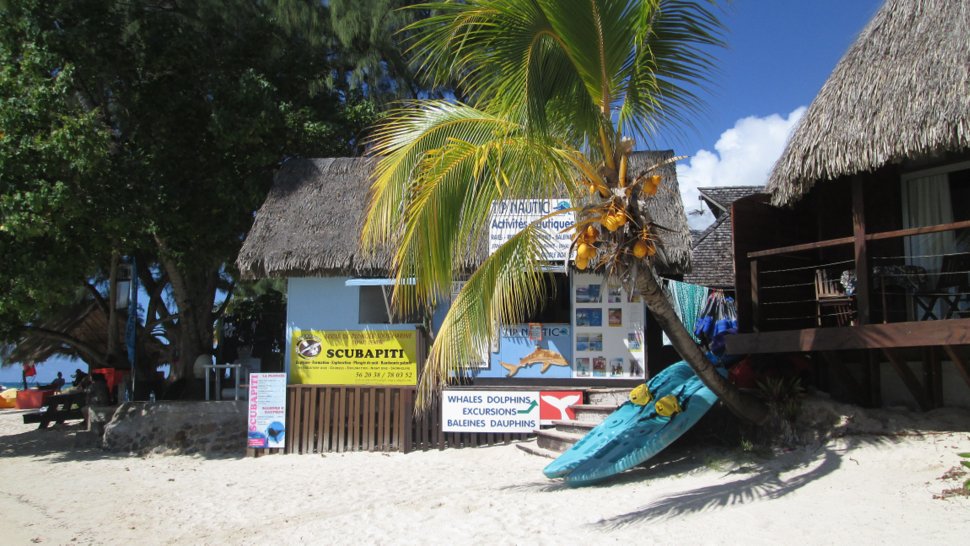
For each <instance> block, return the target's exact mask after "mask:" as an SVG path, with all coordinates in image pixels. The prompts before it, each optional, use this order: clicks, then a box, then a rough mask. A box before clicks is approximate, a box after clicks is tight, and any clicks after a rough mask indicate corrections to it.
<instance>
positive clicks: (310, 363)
mask: <svg viewBox="0 0 970 546" xmlns="http://www.w3.org/2000/svg"><path fill="white" fill-rule="evenodd" d="M417 339H418V338H417V332H416V331H415V330H359V331H349V330H346V331H327V332H321V331H317V330H296V331H295V332H293V347H292V351H293V352H292V353H291V355H290V356H291V357H292V358H291V360H290V382H291V383H296V384H304V385H307V384H310V385H409V386H410V385H417V382H418V341H417Z"/></svg>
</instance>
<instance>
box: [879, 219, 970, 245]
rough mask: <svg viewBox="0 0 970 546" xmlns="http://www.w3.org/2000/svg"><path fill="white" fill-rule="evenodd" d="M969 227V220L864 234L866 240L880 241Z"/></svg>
mask: <svg viewBox="0 0 970 546" xmlns="http://www.w3.org/2000/svg"><path fill="white" fill-rule="evenodd" d="M968 227H970V220H961V221H959V222H950V223H948V224H937V225H935V226H923V227H915V228H906V229H896V230H893V231H880V232H879V233H870V234H868V235H866V240H867V241H880V240H882V239H896V238H899V237H909V236H911V235H923V234H924V233H939V232H941V231H952V230H954V229H963V228H968Z"/></svg>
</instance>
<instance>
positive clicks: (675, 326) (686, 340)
mask: <svg viewBox="0 0 970 546" xmlns="http://www.w3.org/2000/svg"><path fill="white" fill-rule="evenodd" d="M636 288H637V291H638V292H639V293H640V297H642V298H643V301H644V303H646V305H647V308H648V309H649V310H650V312H651V313H653V316H654V318H656V319H657V322H658V323H659V324H660V327H661V328H663V331H664V332H666V333H667V337H668V338H670V341H671V343H673V345H674V349H675V350H676V351H677V354H679V355H680V357H681V358H683V359H684V361H686V362H687V364H689V365H690V367H691V368H693V369H694V372H695V373H696V374H697V377H699V378H700V380H701V381H702V382H703V383H704V385H706V386H707V388H709V389H711V390H712V391H713V392H714V394H716V395H717V396H718V398H720V399H721V400H723V401H724V403H725V404H726V405H727V407H728V408H729V409H730V410H731V412H732V413H734V414H735V415H736V416H738V417H739V418H741V419H744V420H746V421H750V422H751V423H754V424H756V425H761V424H763V423H764V422H765V421H766V420H767V419H768V408H767V407H766V406H765V405H764V404H763V403H761V401H759V400H757V399H755V398H753V397H751V396H748V395H746V394H744V393H742V392H741V391H739V390H738V389H737V387H735V386H734V385H732V384H731V383H729V382H728V381H727V379H725V378H724V377H722V376H721V374H719V373H717V370H715V369H714V365H713V364H711V362H710V361H709V360H708V359H707V357H706V356H704V353H702V352H701V350H700V348H699V347H698V346H697V343H695V342H694V339H693V338H691V337H690V334H689V333H688V332H687V329H686V328H684V325H683V324H682V323H681V322H680V319H679V318H678V317H677V313H676V312H674V308H673V307H672V306H671V305H670V301H669V300H668V299H667V296H666V295H664V293H663V290H661V288H660V284H659V283H658V282H657V278H656V277H655V276H654V274H653V270H652V269H651V268H644V267H641V268H640V269H639V270H638V271H637V278H636Z"/></svg>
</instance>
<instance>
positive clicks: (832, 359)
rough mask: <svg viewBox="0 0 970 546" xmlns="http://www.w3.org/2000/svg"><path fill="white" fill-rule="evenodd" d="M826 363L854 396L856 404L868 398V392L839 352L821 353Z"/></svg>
mask: <svg viewBox="0 0 970 546" xmlns="http://www.w3.org/2000/svg"><path fill="white" fill-rule="evenodd" d="M819 354H820V355H821V356H822V359H823V360H825V363H826V364H828V365H829V368H831V369H832V370H834V371H835V373H836V375H838V376H839V379H840V380H841V381H842V384H843V385H845V386H846V388H847V389H848V390H849V392H850V393H851V395H852V399H853V400H854V401H855V402H856V403H860V402H861V401H862V400H865V398H866V395H865V393H866V391H865V389H863V388H862V383H860V382H859V380H858V379H856V377H855V376H854V375H852V370H850V369H849V367H848V366H847V365H846V363H845V361H843V360H842V357H841V356H840V355H839V353H837V352H833V351H822V352H820V353H819Z"/></svg>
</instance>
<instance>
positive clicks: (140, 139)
mask: <svg viewBox="0 0 970 546" xmlns="http://www.w3.org/2000/svg"><path fill="white" fill-rule="evenodd" d="M333 17H334V15H333V12H332V11H331V7H330V6H329V5H327V3H323V2H317V1H313V0H179V1H158V0H19V1H17V2H2V1H0V56H2V58H0V60H2V61H3V65H2V67H0V91H2V95H0V132H2V133H3V137H2V138H0V226H2V227H0V249H2V251H3V256H4V262H5V263H4V268H3V269H2V271H0V289H2V292H3V293H2V294H0V322H2V325H0V329H2V332H0V334H2V335H0V337H2V338H3V339H6V340H7V341H14V340H15V339H16V336H19V335H23V331H24V330H23V328H24V326H25V325H27V326H29V325H31V324H36V323H38V322H40V321H41V320H42V319H43V317H44V314H45V312H46V310H47V309H48V308H49V307H50V306H51V305H52V304H53V303H54V302H56V301H58V300H59V299H60V300H61V301H65V300H63V297H62V296H63V295H64V294H67V293H69V292H71V291H72V290H73V289H75V288H76V287H78V286H79V285H83V284H85V283H90V284H91V286H92V287H94V288H98V287H100V290H97V289H95V290H91V291H90V292H91V297H92V298H99V297H100V298H102V299H104V298H105V295H106V290H105V285H104V284H103V283H102V284H98V283H97V282H93V283H91V282H90V281H92V280H95V281H97V280H102V281H103V279H106V278H108V276H109V273H110V271H111V268H110V267H109V264H111V263H112V256H117V255H119V254H122V255H129V256H136V257H137V258H138V262H139V263H140V264H142V267H140V268H139V277H140V279H141V281H142V282H143V284H144V286H145V288H146V290H147V291H148V293H149V294H150V296H151V297H150V301H149V302H147V303H146V304H145V311H146V315H147V316H146V319H145V321H146V324H144V328H145V329H146V330H148V331H151V332H154V333H155V334H156V335H159V336H163V337H165V338H166V339H167V340H168V342H169V343H171V345H172V347H174V348H175V349H176V352H177V355H178V356H177V361H176V362H174V364H175V365H174V366H173V374H174V375H175V376H176V377H179V376H182V375H184V374H185V373H186V370H189V369H191V364H192V362H193V361H194V359H195V357H196V355H198V354H201V353H205V352H209V351H211V347H212V337H213V335H212V334H213V321H214V318H215V317H216V316H218V314H219V313H220V312H221V310H222V309H221V308H215V307H214V305H213V302H214V301H215V297H216V294H217V291H219V290H231V283H232V279H233V277H234V275H233V270H232V266H231V264H232V262H233V260H234V258H235V256H236V254H237V252H238V249H239V246H240V244H241V241H242V239H243V237H244V235H245V233H246V232H247V230H248V229H249V227H250V226H251V224H252V220H253V212H254V211H255V209H256V208H257V207H258V206H259V205H260V204H261V202H262V200H263V198H264V197H265V195H266V192H267V191H268V189H269V186H270V184H271V182H272V175H273V172H274V171H275V170H276V168H277V167H278V166H279V165H280V163H281V162H282V161H285V160H286V158H288V157H291V156H295V155H304V156H334V155H351V154H353V153H355V152H357V151H359V150H360V146H361V141H360V139H361V136H362V134H363V131H364V129H365V128H366V127H367V126H368V125H369V124H370V123H372V122H373V121H374V119H375V117H376V115H377V106H376V104H378V103H379V102H380V101H381V100H383V98H382V96H381V94H380V93H381V90H382V89H384V88H388V89H390V88H396V87H397V86H395V85H392V84H387V85H381V84H380V82H382V81H385V80H386V81H391V80H393V79H394V78H396V77H398V76H399V75H398V74H397V73H395V74H391V73H390V72H388V73H386V74H382V75H372V76H371V77H370V79H369V80H367V81H370V82H371V85H370V86H368V85H365V84H364V83H358V81H357V80H355V79H354V78H352V77H350V75H351V73H352V72H353V66H354V64H353V62H348V61H346V60H345V59H346V58H348V57H350V56H351V53H350V50H349V48H347V47H346V46H344V45H343V43H342V42H341V41H340V40H339V39H338V37H337V36H336V35H335V30H334V28H333V27H332V25H331V20H332V18H333ZM359 49H360V51H363V49H364V45H360V47H359ZM355 54H361V53H360V52H357V53H355ZM360 82H364V80H363V79H362V80H360ZM378 99H380V100H378ZM115 345H116V344H111V343H109V347H111V350H110V351H109V352H111V353H114V354H109V355H108V356H109V358H108V360H109V361H111V362H112V363H114V364H119V359H123V358H124V357H123V355H118V354H117V351H116V350H115V349H114V346H115Z"/></svg>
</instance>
